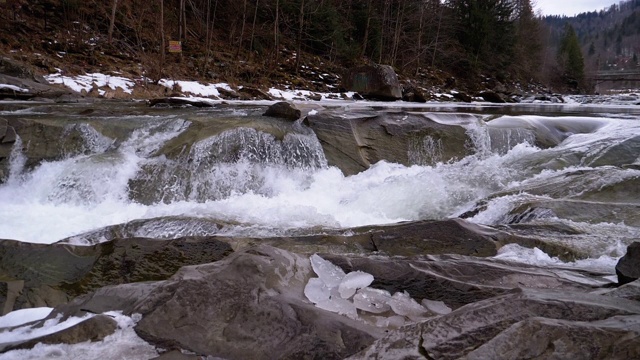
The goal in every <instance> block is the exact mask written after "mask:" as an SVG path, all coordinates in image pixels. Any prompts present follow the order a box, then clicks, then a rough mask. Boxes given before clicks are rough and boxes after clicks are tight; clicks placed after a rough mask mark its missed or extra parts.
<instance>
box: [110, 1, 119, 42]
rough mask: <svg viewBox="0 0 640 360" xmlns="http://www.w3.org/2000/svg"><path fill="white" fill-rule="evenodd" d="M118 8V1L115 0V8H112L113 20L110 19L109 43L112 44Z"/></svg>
mask: <svg viewBox="0 0 640 360" xmlns="http://www.w3.org/2000/svg"><path fill="white" fill-rule="evenodd" d="M117 8H118V0H113V6H112V7H111V19H109V35H108V42H109V44H111V42H112V40H113V27H114V26H115V23H116V9H117Z"/></svg>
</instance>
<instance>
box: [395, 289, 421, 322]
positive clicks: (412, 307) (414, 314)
mask: <svg viewBox="0 0 640 360" xmlns="http://www.w3.org/2000/svg"><path fill="white" fill-rule="evenodd" d="M389 305H390V306H391V309H392V310H393V312H395V313H396V314H398V315H403V316H407V317H408V318H410V319H411V320H414V321H419V320H421V319H422V318H424V317H425V316H426V315H428V314H427V313H428V310H427V309H425V308H424V307H423V306H422V305H420V304H418V303H417V302H416V301H415V300H414V299H412V298H411V296H410V295H409V294H408V293H407V292H406V291H405V292H397V293H395V294H393V296H392V297H391V301H389Z"/></svg>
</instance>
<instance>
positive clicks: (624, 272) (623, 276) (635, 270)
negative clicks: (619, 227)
mask: <svg viewBox="0 0 640 360" xmlns="http://www.w3.org/2000/svg"><path fill="white" fill-rule="evenodd" d="M616 274H617V275H618V283H619V284H620V285H624V284H627V283H630V282H632V281H634V280H638V279H640V242H637V241H636V242H634V243H633V244H631V245H629V246H628V247H627V253H626V254H625V255H624V256H623V257H622V258H621V259H620V260H619V261H618V264H617V265H616Z"/></svg>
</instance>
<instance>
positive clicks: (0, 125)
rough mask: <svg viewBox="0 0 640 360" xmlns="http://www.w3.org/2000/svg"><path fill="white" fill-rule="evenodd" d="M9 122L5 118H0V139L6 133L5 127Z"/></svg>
mask: <svg viewBox="0 0 640 360" xmlns="http://www.w3.org/2000/svg"><path fill="white" fill-rule="evenodd" d="M8 127H9V124H8V123H7V120H6V119H3V118H0V140H2V139H3V138H4V136H5V134H6V133H7V128H8Z"/></svg>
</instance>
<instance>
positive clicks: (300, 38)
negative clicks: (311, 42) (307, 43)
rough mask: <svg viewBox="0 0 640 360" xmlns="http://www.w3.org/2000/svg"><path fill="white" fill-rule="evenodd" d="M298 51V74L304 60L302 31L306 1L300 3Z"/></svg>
mask: <svg viewBox="0 0 640 360" xmlns="http://www.w3.org/2000/svg"><path fill="white" fill-rule="evenodd" d="M298 22H299V24H300V27H299V28H298V50H297V52H296V74H298V72H299V71H300V59H301V58H302V31H303V29H304V0H302V1H300V13H299V15H298Z"/></svg>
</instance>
